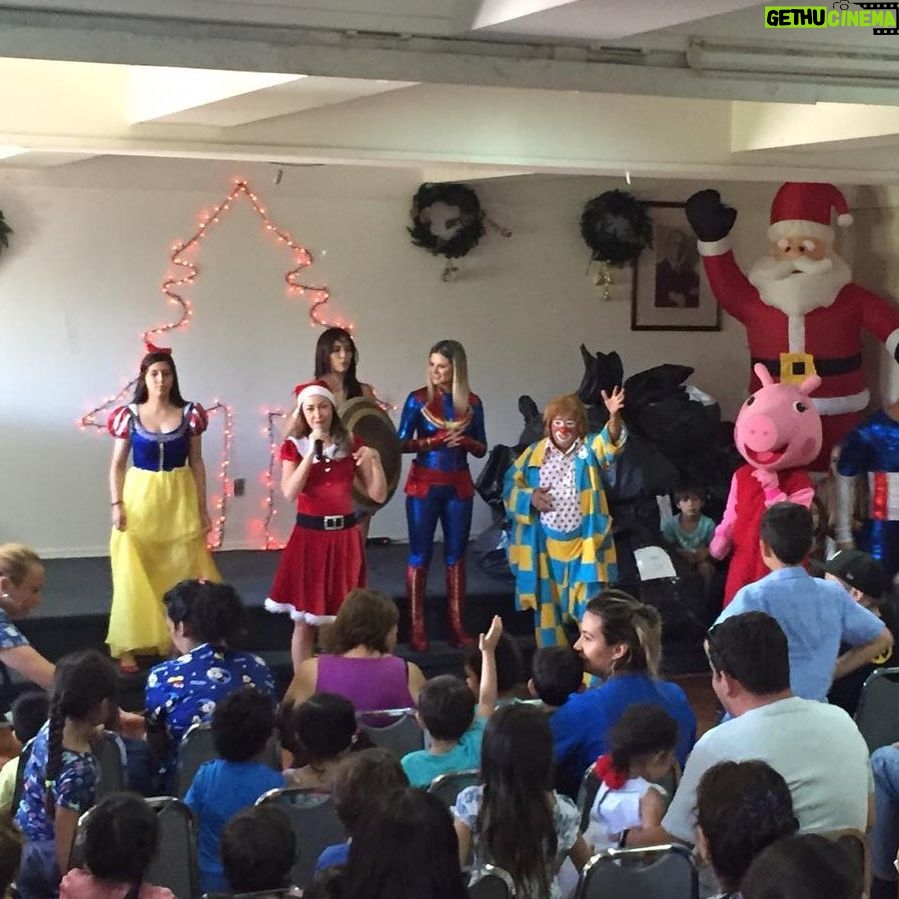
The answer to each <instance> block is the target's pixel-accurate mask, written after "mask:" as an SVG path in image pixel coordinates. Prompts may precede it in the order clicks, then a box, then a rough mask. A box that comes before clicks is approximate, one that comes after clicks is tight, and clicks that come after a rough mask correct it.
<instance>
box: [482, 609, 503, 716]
mask: <svg viewBox="0 0 899 899" xmlns="http://www.w3.org/2000/svg"><path fill="white" fill-rule="evenodd" d="M502 635H503V620H502V618H500V617H499V615H494V616H493V621H491V622H490V628H489V629H488V631H487V633H486V634H481V635H480V636H479V637H478V647H479V649H480V650H481V686H480V689H479V692H478V716H479V717H480V718H489V717H490V716H491V715H492V714H493V710H494V709H495V708H496V694H497V687H496V644H497V643H499V638H500V637H501V636H502Z"/></svg>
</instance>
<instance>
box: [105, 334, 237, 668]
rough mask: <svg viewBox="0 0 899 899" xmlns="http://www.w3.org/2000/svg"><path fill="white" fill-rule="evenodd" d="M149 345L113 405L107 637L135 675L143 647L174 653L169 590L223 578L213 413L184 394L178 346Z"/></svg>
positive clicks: (122, 663)
mask: <svg viewBox="0 0 899 899" xmlns="http://www.w3.org/2000/svg"><path fill="white" fill-rule="evenodd" d="M147 349H148V352H147V354H146V355H145V356H144V358H143V359H142V360H141V364H140V373H139V375H138V378H137V384H136V386H135V388H134V396H133V398H132V400H131V402H130V403H129V404H128V405H127V406H120V407H119V408H117V409H115V410H113V413H112V415H110V417H109V422H108V425H107V426H108V428H109V433H110V434H112V436H113V437H115V438H116V441H115V446H114V447H113V451H112V462H111V464H110V467H109V492H110V507H111V511H112V536H111V538H110V542H109V554H110V558H111V562H112V587H113V594H112V608H111V609H110V613H109V633H108V635H107V637H106V642H107V643H108V644H109V652H110V654H111V655H112V656H113V658H118V659H119V665H120V667H121V669H122V671H123V672H126V673H133V672H135V671H136V670H137V662H136V660H135V652H138V651H140V650H146V651H148V652H151V653H155V654H157V655H166V654H167V653H168V651H169V648H170V647H171V638H170V637H169V632H168V628H167V627H166V623H165V614H164V612H163V607H162V595H163V594H164V593H165V591H166V590H168V589H169V588H171V587H173V586H174V585H175V584H177V583H178V581H181V580H184V579H185V578H206V579H207V580H214V581H219V580H221V577H220V575H219V573H218V570H217V569H216V567H215V563H214V562H213V561H212V556H211V555H210V554H209V550H208V549H207V548H206V534H207V533H208V532H209V530H210V520H209V511H208V509H207V507H206V469H205V467H204V465H203V454H202V448H201V435H202V433H203V431H205V430H206V425H207V423H208V419H207V416H206V412H205V410H204V409H203V407H202V406H201V405H200V404H199V403H191V402H187V401H186V400H185V399H184V397H182V396H181V388H180V386H179V384H178V371H177V369H176V368H175V362H174V360H173V359H172V353H171V350H168V349H163V348H160V347H154V346H153V345H152V344H147ZM129 455H131V456H132V465H131V467H130V468H128V469H127V473H126V468H127V464H128V456H129Z"/></svg>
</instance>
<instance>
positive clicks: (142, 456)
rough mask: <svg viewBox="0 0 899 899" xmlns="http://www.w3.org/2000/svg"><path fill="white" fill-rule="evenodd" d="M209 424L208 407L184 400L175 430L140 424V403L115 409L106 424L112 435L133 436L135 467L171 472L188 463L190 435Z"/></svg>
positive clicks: (202, 429) (199, 431)
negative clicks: (163, 429) (155, 430)
mask: <svg viewBox="0 0 899 899" xmlns="http://www.w3.org/2000/svg"><path fill="white" fill-rule="evenodd" d="M207 424H208V417H207V415H206V410H205V409H203V407H202V406H201V405H200V404H199V403H185V405H184V408H183V410H182V415H181V422H180V424H179V425H178V427H177V428H175V429H174V430H173V431H165V432H163V433H156V432H153V431H147V430H146V429H145V428H144V426H143V425H142V424H141V421H140V415H139V414H138V408H137V404H136V403H131V404H130V405H128V406H120V407H119V408H117V409H115V410H113V413H112V415H110V416H109V422H108V425H107V427H108V428H109V433H110V434H112V436H113V437H124V438H127V439H130V441H131V451H132V461H133V464H134V467H135V468H142V469H144V470H145V471H172V470H173V469H175V468H181V467H183V466H184V465H186V464H187V457H188V453H189V451H190V438H191V436H193V435H197V434H202V433H203V431H205V430H206V426H207Z"/></svg>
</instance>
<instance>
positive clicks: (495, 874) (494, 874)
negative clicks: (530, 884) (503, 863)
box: [468, 865, 515, 899]
mask: <svg viewBox="0 0 899 899" xmlns="http://www.w3.org/2000/svg"><path fill="white" fill-rule="evenodd" d="M468 896H469V899H514V896H515V881H514V880H512V875H511V874H510V873H509V872H508V871H507V870H506V869H505V868H500V867H498V866H497V865H484V867H483V868H480V869H478V870H477V871H475V872H473V874H472V876H471V881H470V882H469V884H468Z"/></svg>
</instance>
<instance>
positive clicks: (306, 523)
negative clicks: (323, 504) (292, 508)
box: [297, 512, 356, 531]
mask: <svg viewBox="0 0 899 899" xmlns="http://www.w3.org/2000/svg"><path fill="white" fill-rule="evenodd" d="M355 523H356V513H355V512H350V513H349V514H348V515H303V514H301V513H299V512H297V524H298V525H299V526H300V527H301V528H308V529H309V530H310V531H345V530H346V529H347V528H351V527H352V526H353V525H354V524H355Z"/></svg>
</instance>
